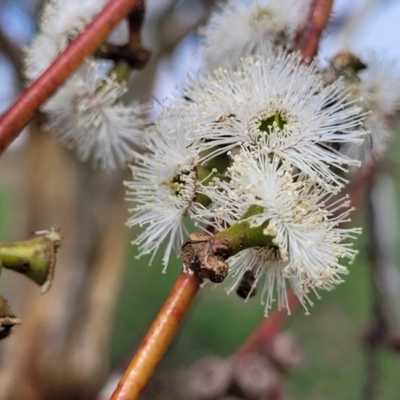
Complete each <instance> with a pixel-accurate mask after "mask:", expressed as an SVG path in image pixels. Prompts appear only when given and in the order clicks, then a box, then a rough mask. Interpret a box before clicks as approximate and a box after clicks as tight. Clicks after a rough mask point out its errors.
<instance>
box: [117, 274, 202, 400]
mask: <svg viewBox="0 0 400 400" xmlns="http://www.w3.org/2000/svg"><path fill="white" fill-rule="evenodd" d="M200 283H201V281H200V279H199V278H198V277H197V275H194V274H193V275H192V274H187V273H184V272H182V273H181V275H180V276H179V278H178V280H177V281H176V283H175V285H174V287H173V288H172V290H171V292H170V294H169V296H168V298H167V300H166V301H165V303H164V305H163V307H162V308H161V310H160V312H159V313H158V315H157V317H156V319H155V320H154V322H153V324H152V326H151V328H150V330H149V332H148V333H147V335H146V337H145V339H144V340H143V342H142V344H141V346H140V348H139V350H138V351H137V353H136V355H135V356H134V358H133V359H132V361H131V363H130V365H129V367H128V368H127V370H126V371H125V374H124V376H123V377H122V379H121V380H120V382H119V384H118V387H117V389H116V390H115V392H114V393H113V395H112V397H111V400H136V399H138V398H139V396H140V394H141V393H142V391H143V390H144V388H145V387H146V385H147V382H148V380H149V379H150V377H151V376H152V375H153V372H154V369H155V368H156V366H157V364H158V363H159V361H160V360H161V358H162V356H163V355H164V353H165V351H166V349H167V348H168V346H169V344H170V343H171V340H172V338H173V337H174V335H175V333H176V331H177V330H178V327H179V324H180V322H181V320H182V318H183V317H184V315H185V314H186V312H187V310H188V309H189V306H190V304H191V303H192V301H193V299H194V297H195V296H196V293H197V292H198V290H199V288H200Z"/></svg>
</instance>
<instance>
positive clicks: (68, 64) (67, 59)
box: [0, 0, 142, 154]
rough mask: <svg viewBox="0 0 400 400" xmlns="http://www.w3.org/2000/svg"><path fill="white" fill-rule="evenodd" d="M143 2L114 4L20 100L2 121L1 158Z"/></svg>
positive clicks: (127, 0) (116, 0)
mask: <svg viewBox="0 0 400 400" xmlns="http://www.w3.org/2000/svg"><path fill="white" fill-rule="evenodd" d="M138 4H139V5H140V4H142V1H140V0H111V1H110V2H109V3H108V5H107V6H106V7H105V8H104V9H103V11H102V12H101V13H100V14H99V15H98V16H97V17H96V18H95V19H94V20H93V22H92V23H90V24H89V25H88V27H87V29H86V30H85V32H83V33H82V34H81V35H79V36H78V37H77V38H76V39H75V40H74V41H73V42H72V43H71V44H70V45H69V46H68V47H67V48H66V49H65V51H64V52H63V53H61V54H60V55H59V57H58V58H57V59H56V60H55V61H54V62H53V64H52V65H51V66H50V67H49V68H48V69H47V70H46V71H45V72H44V73H43V74H42V75H41V76H40V77H39V78H38V79H37V80H36V81H35V82H34V83H33V84H32V85H31V86H30V87H29V88H28V89H27V90H26V91H25V92H24V93H23V94H22V95H21V96H20V97H19V99H18V100H17V101H16V102H15V103H14V104H13V105H12V106H11V107H10V108H9V109H8V110H7V111H6V112H5V113H4V114H3V116H2V117H1V118H0V154H1V153H3V151H4V150H5V149H6V148H7V146H8V145H9V144H10V143H11V142H12V141H13V140H14V139H15V138H16V137H17V136H18V134H19V133H20V131H21V130H22V128H24V127H25V126H26V125H27V124H28V122H29V121H30V120H31V119H32V118H33V116H34V115H35V113H36V112H37V111H38V110H39V108H40V106H41V105H42V104H43V103H44V102H45V101H46V100H47V99H48V98H49V97H50V96H51V95H52V94H53V93H54V92H55V91H56V90H57V88H58V87H59V86H60V85H61V84H62V83H63V82H64V81H65V80H66V79H67V78H68V77H69V75H70V74H71V73H72V72H73V71H75V70H76V69H77V68H78V67H79V65H80V64H81V63H82V62H83V60H84V59H85V57H86V56H88V55H89V54H91V53H93V52H94V51H95V50H96V48H98V47H99V45H100V44H101V43H102V42H103V41H104V39H105V38H106V36H107V35H108V34H109V33H110V31H111V30H112V29H113V28H114V27H115V26H116V25H117V24H118V22H119V21H121V19H123V18H124V17H125V16H126V15H127V14H128V13H129V12H130V11H132V10H133V9H134V8H135V7H137V6H138Z"/></svg>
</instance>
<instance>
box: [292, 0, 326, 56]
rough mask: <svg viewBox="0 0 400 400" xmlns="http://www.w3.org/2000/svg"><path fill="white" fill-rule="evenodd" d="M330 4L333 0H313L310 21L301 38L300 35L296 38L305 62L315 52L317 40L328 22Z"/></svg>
mask: <svg viewBox="0 0 400 400" xmlns="http://www.w3.org/2000/svg"><path fill="white" fill-rule="evenodd" d="M332 5H333V0H315V1H314V3H313V5H312V10H311V15H310V23H309V24H308V26H306V27H305V29H304V31H303V32H302V35H301V36H302V37H301V39H300V37H297V38H296V42H297V44H298V45H300V47H301V49H299V50H301V54H302V56H303V60H304V61H305V62H310V61H311V60H312V58H313V57H314V56H315V55H316V54H317V51H318V44H319V40H320V37H321V34H322V32H323V31H324V29H325V28H326V25H327V24H328V21H329V16H330V15H331V11H332Z"/></svg>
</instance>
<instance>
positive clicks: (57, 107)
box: [43, 62, 149, 170]
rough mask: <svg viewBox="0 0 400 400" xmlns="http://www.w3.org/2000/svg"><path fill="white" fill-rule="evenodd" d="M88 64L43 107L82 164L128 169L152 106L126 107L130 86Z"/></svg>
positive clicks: (98, 65) (61, 139) (57, 136)
mask: <svg viewBox="0 0 400 400" xmlns="http://www.w3.org/2000/svg"><path fill="white" fill-rule="evenodd" d="M101 69H102V65H101V63H98V62H87V63H86V64H85V65H84V67H82V68H81V69H80V70H79V71H78V73H76V74H75V75H74V76H73V77H72V78H71V79H70V80H69V81H68V82H67V83H66V84H65V85H64V86H63V87H62V89H61V90H60V91H59V92H58V93H57V94H56V95H55V96H54V97H53V98H52V99H51V100H50V101H49V102H47V103H46V104H45V106H44V107H43V110H44V111H45V112H47V113H48V115H49V122H48V123H47V125H46V126H47V128H48V129H50V130H51V131H52V133H53V135H54V137H55V139H56V140H58V141H59V142H61V143H63V144H65V145H66V146H68V147H70V148H73V149H75V150H76V152H77V155H78V157H79V158H80V159H81V160H82V161H87V160H89V159H90V160H92V162H93V164H94V165H97V166H100V167H101V168H103V169H109V170H111V169H115V168H116V167H117V166H121V167H123V166H125V165H126V164H127V163H128V162H130V161H132V159H133V156H134V151H133V146H134V145H140V143H141V141H142V138H143V129H144V128H145V125H146V123H147V120H146V118H145V114H146V112H147V111H148V109H149V106H145V105H139V104H132V105H123V104H122V103H121V102H120V101H119V99H120V97H121V96H122V95H123V94H124V93H125V92H126V90H127V89H126V85H125V84H121V83H119V82H118V81H117V80H116V79H115V77H113V76H104V74H102V73H101V71H100V70H101Z"/></svg>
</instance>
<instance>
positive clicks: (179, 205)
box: [125, 110, 208, 271]
mask: <svg viewBox="0 0 400 400" xmlns="http://www.w3.org/2000/svg"><path fill="white" fill-rule="evenodd" d="M168 114H169V111H168V110H164V112H163V114H162V115H161V117H160V118H159V119H158V120H157V121H156V125H155V127H152V128H151V129H149V131H148V132H146V147H147V150H148V152H147V153H145V154H137V155H136V164H134V165H132V166H131V169H132V173H133V180H132V181H131V182H126V183H125V184H126V186H127V187H128V189H129V192H128V196H129V198H128V200H130V201H133V202H135V203H136V205H135V206H134V207H133V208H132V209H130V212H132V213H133V215H132V216H131V217H130V218H129V220H128V221H127V225H128V226H130V227H131V226H135V225H138V226H139V227H143V228H144V229H143V231H142V232H141V233H140V234H139V236H138V237H137V239H136V240H135V241H133V242H132V243H133V244H136V245H138V246H139V250H140V254H139V256H142V255H144V254H148V253H153V255H152V259H153V258H154V256H155V253H156V252H157V250H158V249H159V247H160V246H161V244H162V243H165V244H166V249H165V252H164V256H163V264H164V271H165V270H166V268H167V264H168V261H169V258H170V255H171V252H172V251H173V250H175V251H176V252H177V253H179V251H180V247H181V245H182V243H183V241H184V239H185V238H186V237H187V236H188V232H187V230H186V228H185V225H184V217H189V218H191V219H192V220H193V221H194V222H195V224H197V223H198V222H202V221H203V219H202V218H201V217H199V211H200V210H202V209H203V208H204V207H203V206H202V205H201V204H200V203H199V202H198V201H197V200H198V195H199V194H201V192H202V181H203V179H204V178H205V179H207V178H208V177H207V176H204V177H203V176H202V177H200V175H201V174H199V168H200V165H199V154H198V151H197V150H196V149H195V148H194V146H193V144H194V143H193V140H192V139H190V138H189V137H188V135H187V133H189V132H187V130H188V129H194V127H193V126H191V124H190V122H189V121H185V120H183V119H181V118H179V117H177V116H176V115H168ZM202 178H203V179H202Z"/></svg>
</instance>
